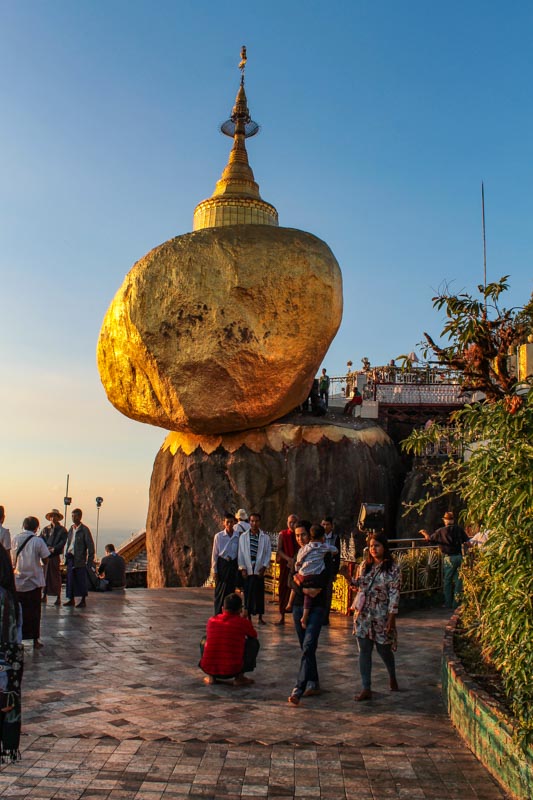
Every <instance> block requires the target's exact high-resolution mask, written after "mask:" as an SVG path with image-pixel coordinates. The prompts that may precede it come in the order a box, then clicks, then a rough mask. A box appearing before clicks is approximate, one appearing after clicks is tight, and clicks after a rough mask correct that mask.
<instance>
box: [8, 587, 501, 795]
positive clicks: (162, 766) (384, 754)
mask: <svg viewBox="0 0 533 800" xmlns="http://www.w3.org/2000/svg"><path fill="white" fill-rule="evenodd" d="M211 598H212V593H211V592H210V591H209V590H205V589H161V590H145V589H135V590H130V591H128V592H127V593H126V594H125V595H121V594H113V593H109V594H102V595H99V594H91V595H89V599H88V605H87V608H85V609H73V608H64V607H61V608H56V607H53V606H50V605H49V606H47V607H46V608H45V609H44V614H43V641H44V643H45V648H44V649H43V650H41V651H35V652H34V651H33V650H31V648H30V647H28V649H27V657H26V667H25V676H24V698H23V704H24V706H23V707H24V721H23V732H24V736H23V745H22V749H23V753H22V761H21V762H20V763H17V764H14V765H6V766H3V767H2V768H1V769H0V797H2V798H4V797H5V798H8V797H9V798H19V797H20V798H22V797H25V798H26V797H28V798H32V799H33V798H36V799H37V798H39V799H40V800H51V799H52V798H54V800H78V798H83V800H102V798H108V799H109V800H160V799H161V800H173V798H184V797H187V798H198V799H200V798H202V799H203V800H218V799H219V798H220V800H222V799H224V800H236V798H272V799H274V798H276V800H288V798H303V800H305V799H306V798H323V800H337V798H339V800H340V798H343V800H344V799H346V798H354V799H355V798H357V800H385V799H387V800H388V798H409V799H410V800H411V799H412V800H418V798H420V799H421V800H424V798H431V800H450V798H455V799H456V800H469V799H470V798H477V800H492V799H493V798H494V799H496V798H504V797H505V794H504V793H503V792H502V790H501V789H500V787H499V786H498V785H496V784H495V782H494V781H493V779H492V778H491V777H490V775H489V774H488V773H487V772H486V771H485V769H484V768H483V767H482V766H481V765H480V764H479V762H478V761H477V760H476V758H475V757H474V756H473V755H472V753H471V752H470V751H469V750H468V749H467V748H466V747H465V745H464V744H463V742H462V740H461V739H460V738H459V737H458V735H457V734H456V732H455V731H454V729H453V728H452V726H451V725H450V723H449V721H448V718H447V716H446V714H445V710H444V708H443V704H442V700H441V696H440V687H439V674H440V668H439V664H440V651H441V643H442V636H443V631H444V627H445V623H446V620H447V617H446V614H445V612H443V611H441V610H440V609H439V610H435V609H431V610H423V611H417V612H413V613H410V614H408V615H406V616H404V617H403V618H402V619H400V621H399V638H400V643H399V649H398V653H397V662H398V679H399V682H400V685H401V687H402V689H403V691H402V692H400V693H398V694H395V693H390V692H389V690H388V681H387V676H386V672H385V669H384V667H383V666H382V664H381V662H380V661H379V659H376V658H375V659H374V675H373V678H374V680H373V689H374V691H375V693H376V696H375V699H374V700H373V701H372V702H371V703H355V702H354V701H353V696H354V693H355V692H356V691H358V690H359V688H360V685H359V679H358V670H357V659H356V647H355V642H354V639H353V637H352V636H351V623H350V620H349V619H347V618H345V617H341V616H337V615H334V616H333V618H332V624H331V626H330V627H329V628H324V629H323V631H322V635H321V639H320V644H319V651H318V653H319V669H320V675H321V682H322V687H323V689H324V692H323V694H322V695H321V696H319V697H313V698H305V699H303V700H302V702H301V704H300V706H299V707H297V708H295V707H292V706H289V704H288V703H287V697H288V695H289V692H290V690H291V688H292V686H293V683H294V679H295V676H296V672H297V668H298V663H299V649H298V645H297V640H296V636H295V634H294V630H293V628H292V625H291V624H287V625H286V626H284V627H282V628H279V627H276V626H274V625H273V624H272V623H273V621H274V620H275V619H276V618H277V614H276V613H275V606H273V605H269V606H268V611H267V620H268V622H269V624H268V625H267V626H265V627H263V628H260V631H259V633H260V639H261V652H260V654H259V662H258V668H257V670H256V672H255V673H254V678H255V681H256V683H255V685H253V686H251V687H246V688H235V687H232V686H227V685H215V686H207V685H205V684H204V683H203V681H202V673H201V671H200V670H199V669H198V667H197V666H196V665H197V661H198V656H199V653H198V642H199V640H200V638H201V636H202V635H203V633H204V632H205V621H206V619H207V617H208V616H209V614H210V613H211V608H212V604H211ZM288 621H289V620H288Z"/></svg>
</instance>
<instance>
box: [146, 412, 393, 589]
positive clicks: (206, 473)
mask: <svg viewBox="0 0 533 800" xmlns="http://www.w3.org/2000/svg"><path fill="white" fill-rule="evenodd" d="M399 477H400V464H399V457H398V454H397V452H396V449H395V447H394V444H393V443H392V441H391V440H390V438H389V437H388V435H387V434H386V433H385V432H384V431H383V430H382V429H381V428H380V427H379V426H377V425H374V424H373V423H370V422H366V423H365V422H362V423H360V428H359V429H354V428H353V426H350V425H346V426H344V425H342V424H338V425H334V424H328V423H326V422H314V421H313V422H310V423H308V424H292V423H280V424H274V425H270V426H268V427H266V428H261V429H257V430H253V431H249V432H243V433H237V434H230V435H223V436H194V435H187V434H170V435H169V436H168V437H167V439H166V441H165V443H164V445H163V447H162V448H161V450H160V452H159V453H158V455H157V457H156V460H155V464H154V469H153V473H152V480H151V485H150V505H149V511H148V520H147V551H148V565H149V566H148V585H149V586H151V587H162V586H195V585H200V584H202V583H203V582H204V581H205V580H206V578H207V577H208V575H209V570H210V556H211V546H212V541H213V535H214V534H215V532H216V531H218V530H220V529H221V516H222V514H223V513H224V511H225V510H226V509H230V510H236V509H237V508H241V507H242V508H245V509H246V510H247V511H248V512H249V513H250V512H252V511H259V512H260V513H261V515H262V522H263V528H264V529H265V530H270V531H277V530H280V529H281V528H283V527H285V523H286V518H287V514H288V513H289V512H296V513H298V514H299V515H300V516H302V517H304V516H305V517H307V518H309V519H311V520H314V521H316V520H318V521H320V519H321V518H322V517H323V516H324V515H328V514H331V515H332V516H333V517H334V518H335V520H336V521H337V523H338V524H339V525H340V526H341V528H344V529H345V530H346V531H349V530H351V529H352V528H353V527H354V520H355V518H356V517H357V515H358V512H359V507H360V504H361V503H362V502H378V503H379V502H381V503H385V505H386V508H387V511H388V520H387V524H388V527H389V532H392V530H393V523H394V516H395V513H396V505H397V500H398V493H399Z"/></svg>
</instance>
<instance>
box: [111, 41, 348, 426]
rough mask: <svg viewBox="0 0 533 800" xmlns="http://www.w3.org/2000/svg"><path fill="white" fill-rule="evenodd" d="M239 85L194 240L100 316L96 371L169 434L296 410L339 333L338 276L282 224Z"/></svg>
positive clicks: (131, 412)
mask: <svg viewBox="0 0 533 800" xmlns="http://www.w3.org/2000/svg"><path fill="white" fill-rule="evenodd" d="M245 64H246V50H245V48H243V51H242V53H241V63H240V65H239V66H240V69H241V82H240V86H239V90H238V92H237V98H236V101H235V105H234V107H233V111H232V115H231V117H230V119H229V120H228V121H227V122H225V123H224V124H223V125H222V131H223V133H225V134H226V135H229V136H231V137H232V138H233V147H232V150H231V152H230V156H229V160H228V164H227V166H226V168H225V169H224V171H223V173H222V176H221V178H220V180H219V181H218V182H217V184H216V188H215V191H214V193H213V195H212V197H210V198H209V199H208V200H204V201H203V202H201V203H200V204H199V205H198V206H197V207H196V209H195V211H194V232H192V233H188V234H184V235H182V236H177V237H175V238H174V239H170V240H169V241H167V242H165V243H164V244H162V245H159V246H158V247H156V248H155V249H153V250H152V251H150V252H149V253H148V254H147V255H146V256H144V257H143V258H142V259H141V260H140V261H138V262H137V263H136V264H135V265H134V266H133V267H132V269H131V270H130V272H129V273H128V275H127V276H126V278H125V279H124V282H123V284H122V286H121V288H120V289H119V290H118V292H117V294H116V295H115V298H114V299H113V301H112V302H111V305H110V307H109V309H108V311H107V314H106V316H105V318H104V321H103V324H102V329H101V331H100V337H99V341H98V348H97V360H98V369H99V372H100V376H101V380H102V383H103V385H104V388H105V390H106V393H107V396H108V398H109V400H110V401H111V403H113V405H114V406H115V407H116V408H117V409H118V410H119V411H121V412H122V413H123V414H125V415H126V416H128V417H131V418H132V419H136V420H138V421H140V422H146V423H148V424H151V425H157V426H160V427H162V428H165V429H167V430H170V431H178V432H184V433H194V434H200V435H204V434H223V433H229V432H232V431H242V430H248V429H251V428H256V427H260V426H264V425H268V424H269V423H271V422H273V421H274V420H276V419H279V418H280V417H282V416H284V415H285V414H287V413H288V412H290V411H291V410H292V409H294V408H295V407H296V406H297V405H299V404H300V403H301V402H303V400H304V399H305V398H307V396H308V394H309V390H310V387H311V385H312V382H313V379H314V376H315V374H316V371H317V369H318V367H319V366H320V363H321V362H322V359H323V357H324V355H325V354H326V352H327V349H328V347H329V345H330V343H331V341H332V339H333V337H334V335H335V333H336V332H337V329H338V327H339V325H340V321H341V316H342V278H341V273H340V269H339V266H338V264H337V261H336V259H335V257H334V255H333V253H332V252H331V250H330V249H329V247H328V246H327V245H326V244H325V243H324V242H323V241H321V240H320V239H318V238H317V237H316V236H313V235H312V234H310V233H306V232H304V231H300V230H296V229H293V228H283V227H279V226H278V215H277V211H276V209H275V208H274V206H272V205H270V204H269V203H266V202H265V201H264V200H262V199H261V196H260V194H259V187H258V185H257V183H256V181H255V178H254V175H253V172H252V169H251V167H250V165H249V163H248V155H247V152H246V144H245V140H246V138H247V137H250V136H252V135H254V134H255V133H257V131H258V127H259V126H258V125H257V124H256V123H255V122H253V121H252V119H251V117H250V113H249V110H248V101H247V98H246V93H245V88H244V67H245Z"/></svg>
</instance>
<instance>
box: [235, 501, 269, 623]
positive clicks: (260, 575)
mask: <svg viewBox="0 0 533 800" xmlns="http://www.w3.org/2000/svg"><path fill="white" fill-rule="evenodd" d="M260 525H261V515H260V514H258V513H257V512H256V511H254V513H253V514H250V530H249V531H245V532H244V533H241V535H240V537H239V569H240V571H241V575H242V577H243V580H244V587H243V591H244V609H245V612H244V613H245V615H246V616H247V617H252V616H253V615H254V614H258V615H259V622H260V623H261V625H266V622H265V620H264V619H263V614H264V613H265V572H266V570H267V567H268V566H269V564H270V556H271V553H272V545H271V543H270V538H269V537H268V536H267V534H266V533H265V532H264V531H262V530H261V528H260Z"/></svg>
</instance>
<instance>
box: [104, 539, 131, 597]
mask: <svg viewBox="0 0 533 800" xmlns="http://www.w3.org/2000/svg"><path fill="white" fill-rule="evenodd" d="M105 552H106V554H105V556H104V557H103V559H102V560H101V561H100V566H99V567H98V574H99V575H100V576H102V575H103V577H104V580H106V581H107V586H106V590H107V591H111V589H124V588H125V587H126V562H125V560H124V559H123V558H122V556H119V554H118V553H117V552H116V551H115V545H114V544H106V546H105Z"/></svg>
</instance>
